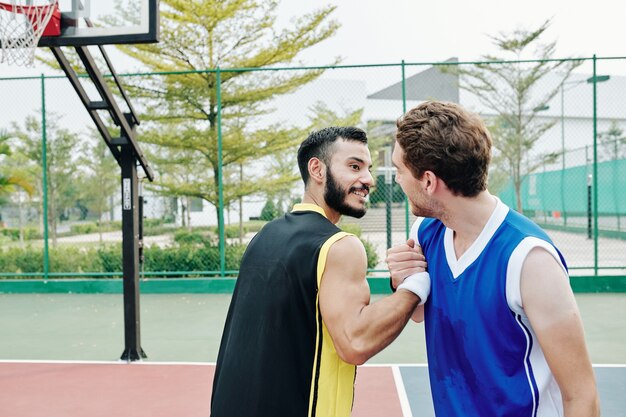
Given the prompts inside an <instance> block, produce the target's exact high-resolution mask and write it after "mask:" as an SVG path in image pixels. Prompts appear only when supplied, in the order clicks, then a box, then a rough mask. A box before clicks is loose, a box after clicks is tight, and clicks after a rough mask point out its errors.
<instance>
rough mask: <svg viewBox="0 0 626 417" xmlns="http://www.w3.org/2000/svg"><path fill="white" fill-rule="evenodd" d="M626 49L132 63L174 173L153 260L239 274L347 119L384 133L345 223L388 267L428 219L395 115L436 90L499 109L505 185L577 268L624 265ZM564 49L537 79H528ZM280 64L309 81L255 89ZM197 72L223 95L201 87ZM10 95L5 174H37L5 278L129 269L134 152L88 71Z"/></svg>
mask: <svg viewBox="0 0 626 417" xmlns="http://www.w3.org/2000/svg"><path fill="white" fill-rule="evenodd" d="M616 62H617V63H621V64H624V63H626V58H624V59H600V58H598V59H596V58H595V57H594V58H587V59H577V60H576V61H574V60H555V61H518V62H471V63H462V62H456V61H454V60H451V61H446V62H438V63H404V62H402V63H397V64H389V65H363V66H335V67H306V68H254V69H252V68H248V69H220V70H217V69H212V70H206V71H193V72H180V73H158V74H154V73H152V74H143V73H142V74H125V75H123V77H122V78H123V82H124V84H125V85H126V88H127V90H128V91H129V93H130V97H131V100H132V101H133V104H134V105H135V106H136V108H137V110H138V111H139V113H140V114H141V116H140V118H141V121H142V124H141V126H140V127H139V130H138V134H139V139H140V141H141V144H142V145H141V146H142V147H143V148H144V151H145V152H146V154H147V155H148V159H149V161H150V163H151V164H152V166H153V168H154V170H155V172H156V174H157V180H156V182H155V183H152V184H151V183H148V182H147V181H144V182H143V187H142V188H143V196H144V199H145V203H144V206H143V211H144V213H143V214H144V245H145V251H144V256H145V262H144V263H143V266H142V271H143V274H144V276H146V277H180V276H225V275H235V274H236V273H237V269H238V263H239V259H240V257H241V254H242V253H243V250H244V249H245V245H246V244H247V242H249V241H250V239H251V238H252V237H253V236H254V234H255V233H256V232H257V231H258V230H259V229H260V228H261V227H262V226H263V224H265V222H267V221H269V220H271V219H273V218H275V217H276V216H279V215H281V214H282V213H283V212H285V211H286V210H289V209H290V207H291V206H292V205H293V203H295V202H297V201H298V200H299V198H300V196H301V193H302V186H301V184H300V180H299V179H298V173H297V167H296V162H295V153H296V147H297V144H298V143H299V142H300V141H301V140H303V139H304V138H305V137H306V135H307V134H308V132H309V131H311V130H313V129H317V128H321V127H324V126H327V125H331V124H354V125H359V126H361V127H363V128H365V129H366V130H367V131H368V134H369V137H370V148H371V150H372V157H373V160H374V163H375V166H374V174H375V176H376V179H377V184H376V187H375V189H373V190H372V193H371V194H370V208H369V211H368V214H367V215H366V216H365V217H364V218H362V219H358V220H356V219H352V218H344V219H342V222H341V224H340V225H341V226H342V227H344V228H345V229H347V230H349V231H352V232H355V233H357V234H359V235H360V237H361V239H362V240H363V241H364V242H365V244H366V248H367V249H368V255H369V257H370V264H369V268H370V273H371V274H377V273H381V274H384V273H385V264H384V257H385V252H386V249H387V247H388V245H390V244H395V243H398V242H402V241H404V240H405V239H406V238H407V237H408V231H409V230H410V227H411V224H412V222H413V220H414V218H413V216H412V215H411V214H410V213H409V211H408V209H407V206H406V203H405V199H404V196H403V194H402V192H401V190H400V188H399V187H398V186H397V185H396V184H395V181H394V177H393V176H394V172H393V169H392V168H391V164H390V150H391V145H392V143H393V135H394V129H395V121H396V119H397V118H398V117H399V116H400V115H401V114H402V113H403V112H404V111H406V110H407V109H409V108H411V107H412V106H414V105H415V104H417V103H419V102H420V101H423V100H427V99H440V100H448V101H455V102H459V103H461V104H462V105H464V106H465V107H467V108H469V109H471V110H473V111H475V112H477V113H479V114H480V115H481V116H482V117H483V118H484V119H485V120H486V122H487V124H488V125H489V128H490V130H491V132H492V134H493V138H494V145H495V146H494V147H495V149H494V161H493V169H492V172H491V177H490V189H491V191H492V192H493V193H495V194H497V195H499V196H500V198H501V199H502V200H503V201H504V202H505V203H507V204H508V205H509V206H510V207H512V208H514V209H518V210H522V211H523V212H524V213H525V214H526V215H527V216H529V217H530V218H532V219H533V220H534V221H535V222H537V223H539V224H540V225H542V226H543V227H544V228H546V229H547V230H548V233H549V234H550V235H551V236H552V238H553V239H554V240H555V242H556V244H557V245H558V246H559V247H560V249H561V250H562V251H563V253H564V255H565V257H566V259H567V260H568V263H569V265H570V267H571V269H572V271H573V274H578V273H580V274H585V275H586V274H589V272H591V273H593V274H611V273H614V272H615V271H617V272H620V271H622V272H623V270H624V269H626V232H625V230H626V224H625V223H626V220H625V219H624V217H625V216H626V194H625V193H624V190H626V182H625V181H626V179H625V178H626V133H625V132H626V110H624V105H623V104H624V103H623V102H622V101H623V100H624V97H626V76H619V75H614V74H609V72H608V70H610V68H612V66H611V65H610V64H615V63H616ZM557 64H558V65H557ZM550 65H553V66H554V68H551V69H550V70H548V71H545V72H544V73H542V75H541V77H537V78H536V79H535V80H534V81H533V83H530V86H526V85H525V84H524V85H525V86H526V87H528V88H526V89H523V88H521V87H520V86H521V85H522V84H523V83H521V82H520V79H517V80H516V78H515V77H516V76H517V77H519V76H520V74H521V75H522V76H524V75H526V76H529V74H533V71H534V70H535V69H537V68H541V69H543V68H547V67H549V66H550ZM568 68H570V69H571V70H572V72H569V71H570V70H569V69H568ZM602 68H607V71H602ZM535 72H536V71H535ZM275 78H282V79H289V78H291V79H298V78H301V81H307V82H306V83H304V84H302V85H299V86H294V87H293V88H291V89H289V91H277V92H276V94H275V95H274V96H273V98H272V99H271V100H266V101H263V102H260V103H259V104H258V105H255V106H249V105H241V104H240V102H241V101H245V102H249V100H248V101H246V100H239V99H240V98H241V97H244V96H245V97H247V98H249V96H250V95H253V94H255V92H258V91H261V90H262V89H263V88H265V86H267V85H269V84H270V81H271V80H272V79H275ZM481 83H482V84H481ZM527 84H528V83H527ZM197 85H204V86H206V93H205V94H202V95H198V96H194V95H193V94H197V93H193V91H197V88H195V87H197ZM192 87H194V88H195V89H194V88H192ZM0 97H2V101H3V102H4V103H8V104H7V105H5V106H3V112H2V114H1V115H0V137H3V138H4V140H3V141H2V142H0V149H1V146H2V144H3V143H5V144H8V145H9V146H8V149H9V153H10V154H0V176H2V177H0V178H8V177H13V178H21V179H23V180H24V182H25V183H27V184H30V188H31V189H30V190H29V191H30V192H26V191H24V190H21V189H19V188H18V189H14V190H13V191H12V192H10V193H4V194H2V195H0V215H1V218H0V246H1V248H0V277H5V278H6V277H20V278H32V277H42V278H44V279H49V278H56V277H78V276H80V277H108V276H121V222H120V216H121V210H120V207H119V206H120V201H119V200H120V198H119V194H120V192H119V188H120V187H119V182H120V180H119V168H118V167H117V165H116V164H115V162H114V160H113V158H112V157H111V155H109V154H108V149H107V148H106V147H105V146H103V144H102V139H101V138H100V137H99V136H98V133H97V131H96V130H95V129H94V128H93V126H92V124H91V120H90V118H89V117H88V115H87V114H86V112H85V111H84V108H83V107H82V105H81V103H80V101H79V99H78V97H77V96H76V94H75V92H74V90H73V89H72V87H71V85H70V84H69V83H68V81H67V80H66V79H65V78H64V77H60V76H41V77H32V78H10V79H8V78H5V79H0ZM206 109H209V110H208V111H207V110H206ZM107 122H108V123H112V122H111V121H110V120H108V121H107ZM44 144H45V145H44ZM164 145H167V146H164ZM44 150H45V152H44ZM5 153H6V152H5ZM42 167H46V169H43V168H42ZM220 176H221V178H223V180H222V181H221V182H219V181H216V180H215V179H216V178H220ZM44 219H47V221H45V220H44ZM222 225H223V226H222ZM220 226H222V227H220Z"/></svg>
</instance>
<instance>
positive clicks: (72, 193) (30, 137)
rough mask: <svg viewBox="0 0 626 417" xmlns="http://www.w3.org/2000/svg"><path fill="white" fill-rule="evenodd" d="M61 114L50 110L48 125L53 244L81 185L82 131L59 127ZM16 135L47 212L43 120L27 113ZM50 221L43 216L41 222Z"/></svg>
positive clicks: (49, 216)
mask: <svg viewBox="0 0 626 417" xmlns="http://www.w3.org/2000/svg"><path fill="white" fill-rule="evenodd" d="M58 121H59V118H58V116H57V115H55V114H52V113H51V114H48V118H47V125H46V132H47V137H46V139H47V140H46V145H47V146H46V155H47V164H46V167H47V171H46V174H47V179H48V180H47V182H48V219H47V221H48V225H49V226H50V233H51V236H50V237H51V238H52V244H53V245H56V238H57V225H58V222H59V220H61V219H62V218H64V217H65V216H67V213H68V212H69V210H70V209H71V208H73V207H74V206H75V203H76V199H77V192H78V187H77V186H76V181H75V178H76V176H77V175H80V173H77V172H76V164H75V163H76V159H77V157H78V154H79V151H78V147H77V144H78V135H77V134H76V133H73V132H71V131H70V130H68V129H65V128H61V127H59V124H58ZM12 130H13V136H15V137H16V138H17V139H18V140H17V141H16V144H17V145H16V149H17V150H18V151H19V152H20V153H22V154H23V155H24V156H25V157H26V158H27V159H28V161H29V165H30V167H29V168H30V171H31V173H32V175H33V178H32V182H33V183H34V184H36V186H35V188H36V190H37V193H38V195H39V198H40V200H39V201H40V202H41V205H42V208H41V211H40V213H42V215H43V180H42V168H41V165H42V160H43V154H42V146H41V132H42V131H41V122H40V121H39V118H37V117H35V116H27V117H26V120H25V121H24V125H23V126H19V125H18V124H13V128H12ZM44 221H46V220H44V219H43V218H42V219H41V224H42V226H43V222H44Z"/></svg>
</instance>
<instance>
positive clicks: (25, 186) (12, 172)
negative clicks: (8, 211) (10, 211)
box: [0, 129, 33, 205]
mask: <svg viewBox="0 0 626 417" xmlns="http://www.w3.org/2000/svg"><path fill="white" fill-rule="evenodd" d="M10 138H11V135H10V134H9V133H8V132H7V131H6V130H4V129H2V130H0V162H2V164H0V205H2V203H3V202H4V201H5V198H6V197H7V196H8V195H9V194H10V193H12V192H14V191H16V189H17V188H20V189H22V190H24V191H26V192H27V193H28V194H32V193H33V186H32V184H31V182H30V181H29V180H28V176H27V175H25V173H24V172H23V170H21V169H20V168H19V167H17V166H15V165H14V164H11V163H10V161H9V159H10V157H11V155H12V151H11V146H10V144H9V139H10Z"/></svg>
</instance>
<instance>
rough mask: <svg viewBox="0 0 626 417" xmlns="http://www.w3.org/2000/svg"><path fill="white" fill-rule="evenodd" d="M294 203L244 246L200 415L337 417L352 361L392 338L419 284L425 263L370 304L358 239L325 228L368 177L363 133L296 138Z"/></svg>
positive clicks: (423, 285)
mask: <svg viewBox="0 0 626 417" xmlns="http://www.w3.org/2000/svg"><path fill="white" fill-rule="evenodd" d="M298 166H299V169H300V173H301V175H302V180H303V181H304V185H305V190H304V197H303V199H302V203H301V204H296V205H295V207H294V208H293V210H292V211H291V212H290V213H287V214H285V215H284V216H283V217H281V218H279V219H276V220H274V221H272V222H270V223H268V224H267V225H265V226H264V227H263V229H261V231H260V232H259V233H258V234H257V235H256V236H255V237H254V239H253V240H252V241H251V242H250V244H249V246H248V248H247V249H246V252H245V254H244V255H243V259H242V261H241V267H240V271H239V276H238V278H237V284H236V287H235V290H234V293H233V297H232V301H231V304H230V308H229V311H228V315H227V318H226V324H225V328H224V332H223V335H222V341H221V345H220V350H219V355H218V359H217V366H216V370H215V377H214V381H213V393H212V398H211V416H212V417H232V416H246V417H255V416H258V417H267V416H272V417H305V416H317V417H348V416H349V415H350V413H351V409H352V403H353V397H354V381H355V376H356V365H359V364H362V363H364V362H365V361H366V360H367V359H369V358H370V357H372V356H373V355H375V354H376V353H377V352H379V351H380V350H382V349H383V348H384V347H386V346H387V345H389V344H390V343H391V342H392V341H393V340H394V339H395V338H396V337H397V336H398V334H400V332H401V331H402V329H403V328H404V326H405V325H406V323H407V321H408V319H409V318H410V316H411V314H412V313H413V311H414V310H415V309H416V308H417V306H418V305H419V304H423V303H424V302H425V301H426V299H427V297H428V293H429V291H430V278H429V276H428V273H426V272H424V271H425V267H426V264H425V262H422V263H421V266H420V268H418V269H417V270H415V271H413V272H417V274H414V275H412V276H411V277H410V278H407V279H406V280H405V281H404V283H403V284H402V285H401V286H399V287H398V288H399V289H398V291H396V292H395V293H394V294H392V295H391V296H388V297H386V298H383V299H381V300H379V301H377V302H375V303H372V304H370V291H369V286H368V284H367V281H366V279H365V275H366V270H367V258H366V254H365V249H364V247H363V244H362V243H361V241H360V240H359V239H358V238H357V237H355V236H354V235H351V234H349V233H345V232H342V231H341V229H339V228H338V227H337V226H336V224H337V222H339V219H340V218H341V216H342V215H348V216H353V217H357V218H360V217H362V216H363V215H365V212H366V200H367V195H368V193H369V189H370V186H371V185H372V183H373V178H372V175H371V173H370V168H371V157H370V152H369V149H368V147H367V136H366V134H365V132H364V131H363V130H361V129H358V128H355V127H330V128H326V129H322V130H320V131H317V132H314V133H312V134H311V135H309V137H308V138H307V139H306V140H305V141H304V142H303V143H302V144H301V145H300V148H299V150H298Z"/></svg>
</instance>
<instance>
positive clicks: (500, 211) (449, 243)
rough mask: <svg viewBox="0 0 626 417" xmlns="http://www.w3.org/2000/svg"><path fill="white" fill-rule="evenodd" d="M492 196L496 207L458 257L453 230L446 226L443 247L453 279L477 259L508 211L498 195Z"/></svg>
mask: <svg viewBox="0 0 626 417" xmlns="http://www.w3.org/2000/svg"><path fill="white" fill-rule="evenodd" d="M494 198H495V199H496V200H497V204H496V208H495V209H494V210H493V213H491V216H490V217H489V220H487V223H486V224H485V227H484V228H483V230H482V232H480V235H478V237H477V238H476V240H475V241H474V242H473V243H472V245H471V246H470V247H469V248H468V249H467V251H465V253H464V254H463V255H462V256H461V257H460V258H459V259H457V258H456V252H455V251H454V230H452V229H449V228H447V227H446V231H445V234H444V238H443V242H444V249H445V252H446V259H447V261H448V266H449V267H450V271H452V276H453V277H454V279H456V278H458V277H459V276H460V275H461V274H462V273H463V272H464V271H465V270H466V269H467V268H468V267H469V266H470V265H471V264H472V263H474V261H475V260H476V259H478V257H479V256H480V254H481V253H482V252H483V250H484V249H485V247H486V246H487V244H488V243H489V241H490V240H491V238H492V237H493V235H494V234H495V233H496V230H498V228H499V227H500V225H501V224H502V222H503V221H504V218H505V217H506V216H507V214H508V213H509V208H508V207H507V206H506V205H505V204H504V203H503V202H502V201H500V199H499V198H498V197H495V196H494Z"/></svg>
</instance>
